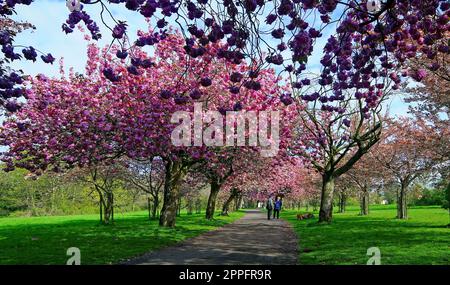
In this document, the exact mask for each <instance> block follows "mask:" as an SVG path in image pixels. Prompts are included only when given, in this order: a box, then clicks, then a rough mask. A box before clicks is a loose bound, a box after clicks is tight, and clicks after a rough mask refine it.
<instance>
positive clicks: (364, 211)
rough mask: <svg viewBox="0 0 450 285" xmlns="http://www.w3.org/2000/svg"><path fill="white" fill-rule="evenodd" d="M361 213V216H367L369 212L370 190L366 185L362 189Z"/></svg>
mask: <svg viewBox="0 0 450 285" xmlns="http://www.w3.org/2000/svg"><path fill="white" fill-rule="evenodd" d="M359 214H360V215H361V216H367V215H368V214H369V191H367V188H366V187H365V188H364V189H362V191H361V197H360V212H359Z"/></svg>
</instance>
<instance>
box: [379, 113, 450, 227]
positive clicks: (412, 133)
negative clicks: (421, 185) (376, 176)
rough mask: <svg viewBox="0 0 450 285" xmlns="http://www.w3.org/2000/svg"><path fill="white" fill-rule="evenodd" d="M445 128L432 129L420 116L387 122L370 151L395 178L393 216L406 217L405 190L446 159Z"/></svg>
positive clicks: (447, 151) (443, 163)
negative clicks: (395, 192) (375, 145)
mask: <svg viewBox="0 0 450 285" xmlns="http://www.w3.org/2000/svg"><path fill="white" fill-rule="evenodd" d="M449 131H450V129H449V127H448V125H446V126H444V128H436V126H433V125H430V124H427V123H426V122H425V121H424V120H421V119H416V120H413V119H408V118H402V119H400V120H398V121H392V122H390V123H389V125H388V128H387V131H386V133H385V135H384V136H383V140H382V141H381V142H380V144H379V145H378V146H377V147H376V148H375V149H374V150H373V152H371V159H373V160H376V161H379V162H380V163H381V164H382V165H383V167H384V168H385V169H386V170H387V171H389V172H390V174H391V175H392V177H393V178H395V179H396V181H397V183H398V185H399V186H400V187H399V190H398V192H397V199H398V200H397V218H399V219H406V218H407V217H408V215H407V200H406V198H407V196H406V195H407V191H408V188H409V187H410V185H411V184H412V183H413V182H414V181H415V180H416V179H417V178H419V177H421V176H423V175H425V174H426V173H428V172H429V171H431V170H432V169H433V168H434V167H436V166H439V165H448V162H449V148H448V146H449V138H450V136H449Z"/></svg>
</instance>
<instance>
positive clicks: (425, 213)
mask: <svg viewBox="0 0 450 285" xmlns="http://www.w3.org/2000/svg"><path fill="white" fill-rule="evenodd" d="M369 211H370V212H369V215H368V216H359V215H358V214H359V208H358V207H349V209H347V211H346V213H333V222H332V223H331V224H325V225H319V224H318V223H317V220H318V213H317V212H316V213H314V214H315V219H311V220H303V221H298V220H297V219H296V214H297V213H298V212H299V211H294V210H287V211H284V212H282V216H283V218H285V219H286V220H287V221H289V222H290V223H291V224H292V225H293V227H294V229H295V231H296V233H297V235H298V239H299V263H300V264H366V263H367V260H368V259H369V258H370V256H368V255H366V254H367V249H368V248H369V247H378V248H379V249H380V251H381V264H385V265H388V264H429V265H432V264H444V265H448V264H450V228H447V224H449V222H450V221H449V213H448V211H447V210H444V209H442V208H440V207H439V206H428V207H410V208H409V209H408V215H409V219H408V220H397V219H395V216H396V208H395V205H376V206H375V205H374V206H371V207H370V209H369ZM300 212H301V211H300ZM303 212H304V211H303Z"/></svg>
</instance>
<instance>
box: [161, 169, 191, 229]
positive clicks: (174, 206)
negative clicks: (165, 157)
mask: <svg viewBox="0 0 450 285" xmlns="http://www.w3.org/2000/svg"><path fill="white" fill-rule="evenodd" d="M185 175H186V169H184V167H183V165H182V163H181V162H180V161H168V162H167V163H166V179H165V182H164V203H163V206H162V209H161V215H160V218H159V225H160V226H163V227H175V221H176V216H177V210H178V197H179V195H180V193H179V191H180V183H181V181H182V180H183V178H184V176H185Z"/></svg>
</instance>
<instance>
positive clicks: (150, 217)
mask: <svg viewBox="0 0 450 285" xmlns="http://www.w3.org/2000/svg"><path fill="white" fill-rule="evenodd" d="M147 209H148V219H149V220H151V219H152V204H151V203H150V197H147Z"/></svg>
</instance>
